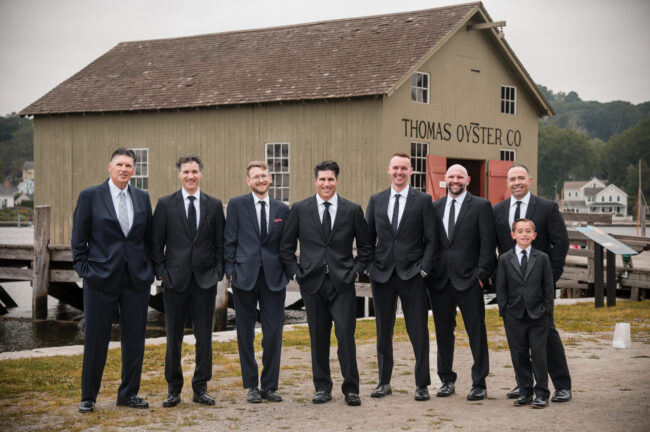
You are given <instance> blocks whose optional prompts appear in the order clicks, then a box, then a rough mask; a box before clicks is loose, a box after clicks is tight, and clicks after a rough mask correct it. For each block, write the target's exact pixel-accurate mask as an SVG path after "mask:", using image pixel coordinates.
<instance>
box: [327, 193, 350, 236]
mask: <svg viewBox="0 0 650 432" xmlns="http://www.w3.org/2000/svg"><path fill="white" fill-rule="evenodd" d="M346 208H347V203H346V201H345V200H344V199H343V198H341V196H340V195H339V202H338V205H337V206H336V216H334V223H333V224H332V230H331V231H330V237H329V238H328V239H326V242H327V243H329V241H330V239H331V238H332V235H333V234H334V230H335V229H336V227H337V226H339V224H340V223H341V219H342V218H343V214H344V213H345V209H346Z"/></svg>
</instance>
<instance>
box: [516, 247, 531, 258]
mask: <svg viewBox="0 0 650 432" xmlns="http://www.w3.org/2000/svg"><path fill="white" fill-rule="evenodd" d="M532 248H533V246H532V245H528V247H527V248H526V249H522V248H520V247H519V245H518V244H516V245H515V253H516V254H517V258H518V259H519V261H520V262H521V251H522V250H525V251H526V256H528V257H530V250H531V249H532Z"/></svg>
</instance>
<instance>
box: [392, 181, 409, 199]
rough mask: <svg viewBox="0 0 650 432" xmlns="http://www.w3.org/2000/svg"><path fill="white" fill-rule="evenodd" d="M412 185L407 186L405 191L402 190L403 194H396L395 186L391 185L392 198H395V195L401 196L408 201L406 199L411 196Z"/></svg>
mask: <svg viewBox="0 0 650 432" xmlns="http://www.w3.org/2000/svg"><path fill="white" fill-rule="evenodd" d="M410 187H411V186H410V185H408V184H407V185H406V187H405V188H404V189H402V191H401V192H395V189H393V186H392V185H391V187H390V197H391V198H393V197H394V196H395V195H401V197H402V198H404V199H406V197H407V196H408V195H409V188H410Z"/></svg>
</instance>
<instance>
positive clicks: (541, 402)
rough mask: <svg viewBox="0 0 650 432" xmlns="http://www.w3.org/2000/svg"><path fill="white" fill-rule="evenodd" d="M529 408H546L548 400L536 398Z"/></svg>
mask: <svg viewBox="0 0 650 432" xmlns="http://www.w3.org/2000/svg"><path fill="white" fill-rule="evenodd" d="M530 406H532V407H533V408H546V407H547V406H548V399H546V398H543V397H539V396H538V397H536V398H535V400H534V401H533V402H532V403H531V404H530Z"/></svg>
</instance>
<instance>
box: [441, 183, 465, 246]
mask: <svg viewBox="0 0 650 432" xmlns="http://www.w3.org/2000/svg"><path fill="white" fill-rule="evenodd" d="M466 196H467V190H466V191H465V192H463V193H462V194H460V195H459V196H458V198H453V197H452V196H451V195H449V194H447V202H446V203H445V213H444V214H443V215H442V223H443V224H444V225H445V232H446V233H447V237H449V227H448V225H449V209H450V208H451V204H452V200H454V199H455V200H456V205H455V207H454V209H455V210H456V213H455V215H456V219H454V222H456V221H457V220H458V214H459V213H460V207H461V206H462V205H463V201H465V197H466Z"/></svg>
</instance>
